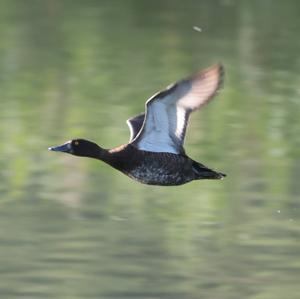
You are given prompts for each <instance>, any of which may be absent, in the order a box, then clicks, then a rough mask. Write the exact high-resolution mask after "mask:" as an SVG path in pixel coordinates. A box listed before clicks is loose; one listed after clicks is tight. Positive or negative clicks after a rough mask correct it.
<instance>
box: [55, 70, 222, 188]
mask: <svg viewBox="0 0 300 299" xmlns="http://www.w3.org/2000/svg"><path fill="white" fill-rule="evenodd" d="M223 74H224V69H223V67H222V65H219V64H218V65H214V66H212V67H210V68H208V69H205V70H203V71H200V72H198V73H196V74H195V75H192V76H190V77H188V78H185V79H183V80H181V81H178V82H177V83H174V84H172V85H170V86H168V87H167V88H166V89H165V90H163V91H160V92H158V93H156V94H154V95H153V96H152V97H151V98H150V99H149V100H148V101H147V102H146V109H145V113H142V114H139V115H137V116H135V117H132V118H130V119H128V120H127V125H128V126H129V129H130V140H129V142H128V143H127V144H124V145H121V146H119V147H116V148H113V149H104V148H102V147H100V146H99V145H97V144H96V143H94V142H91V141H88V140H85V139H73V140H70V141H68V142H66V143H64V144H62V145H60V146H56V147H50V148H49V150H51V151H58V152H65V153H69V154H72V155H75V156H80V157H89V158H95V159H98V160H102V161H104V162H105V163H107V164H109V165H110V166H112V167H114V168H115V169H117V170H119V171H121V172H123V173H124V174H126V175H127V176H129V177H130V178H132V179H134V180H136V181H138V182H140V183H144V184H148V185H160V186H175V185H182V184H185V183H188V182H190V181H193V180H200V179H222V178H224V177H225V176H226V175H225V174H223V173H221V172H217V171H214V170H212V169H210V168H208V167H206V166H205V165H203V164H201V163H199V162H196V161H194V160H193V159H191V158H189V157H188V156H187V155H186V153H185V150H184V147H183V143H184V138H185V133H186V128H187V124H188V120H189V116H190V114H191V112H193V111H194V110H196V109H199V108H201V107H202V106H203V105H204V104H206V103H207V102H209V101H210V100H211V99H212V98H213V97H214V96H215V95H216V93H217V91H218V90H219V88H220V86H221V83H222V79H223Z"/></svg>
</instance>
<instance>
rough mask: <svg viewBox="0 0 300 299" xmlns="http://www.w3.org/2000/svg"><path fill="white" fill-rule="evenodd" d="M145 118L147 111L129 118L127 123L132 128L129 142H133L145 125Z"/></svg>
mask: <svg viewBox="0 0 300 299" xmlns="http://www.w3.org/2000/svg"><path fill="white" fill-rule="evenodd" d="M144 118H145V113H141V114H139V115H136V116H134V117H131V118H129V119H127V121H126V123H127V125H128V127H129V130H130V139H129V142H131V141H132V140H133V139H134V138H135V137H136V135H137V134H138V132H139V131H140V130H141V128H142V126H143V122H144Z"/></svg>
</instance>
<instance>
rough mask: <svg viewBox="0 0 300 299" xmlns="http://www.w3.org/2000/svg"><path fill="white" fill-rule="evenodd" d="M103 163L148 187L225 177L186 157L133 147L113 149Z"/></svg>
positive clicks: (126, 146)
mask: <svg viewBox="0 0 300 299" xmlns="http://www.w3.org/2000/svg"><path fill="white" fill-rule="evenodd" d="M103 161H104V162H106V163H107V164H109V165H110V166H112V167H114V168H116V169H117V170H119V171H121V172H123V173H124V174H126V175H127V176H129V177H131V178H132V179H134V180H136V181H138V182H140V183H143V184H148V185H160V186H176V185H182V184H185V183H188V182H190V181H193V180H199V179H220V178H223V177H224V175H223V174H221V173H218V172H215V171H214V170H211V169H209V168H207V167H206V166H204V165H202V164H201V163H198V162H196V161H194V160H192V159H191V158H189V157H188V156H186V155H184V154H173V153H166V152H150V151H143V150H139V149H137V148H136V147H134V146H133V145H131V144H127V145H125V146H121V147H120V148H117V149H112V150H109V151H108V152H107V154H106V155H105V156H104V158H103Z"/></svg>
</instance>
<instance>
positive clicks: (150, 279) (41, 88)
mask: <svg viewBox="0 0 300 299" xmlns="http://www.w3.org/2000/svg"><path fill="white" fill-rule="evenodd" d="M299 9H300V2H299V3H298V2H296V1H278V0H277V1H276V0H274V1H228V0H226V1H225V0H224V1H218V0H217V1H193V0H188V1H184V2H183V1H146V0H143V1H137V0H136V1H119V0H116V1H84V2H83V1H67V0H65V1H55V0H53V1H34V0H28V1H14V0H13V1H5V0H2V1H0V16H1V26H0V90H1V100H0V122H1V126H0V137H1V143H0V165H1V172H0V191H1V199H0V265H1V266H0V297H1V298H9V299H14V298H30V299H33V298H53V299H54V298H55V299H60V298H62V299H66V298H72V299H73V298H105V299H106V298H130V299H132V298H139V299H154V298H157V299H164V298H172V299H173V298H174V299H175V298H180V299H182V298H188V299H193V298H195V299H196V298H197V299H198V298H212V299H216V298H218V299H219V298H220V299H227V298H228V299H234V298H237V299H241V298H249V299H254V298H255V299H277V298H278V299H282V298H289V299H293V298H298V296H299V295H298V294H299V292H300V286H299V279H300V247H299V246H300V245H299V244H300V243H299V241H300V229H299V221H300V218H299V217H300V209H299V208H300V204H299V193H300V185H299V176H300V163H299V162H300V152H299V146H300V137H299V136H300V126H299V119H300V101H299V97H300V88H299V84H300V77H299V73H300V59H299V53H300V52H299V51H300V40H299V29H300V19H299V17H298V12H299ZM194 26H197V27H199V28H201V29H202V31H201V32H199V31H197V30H195V29H193V27H194ZM216 62H222V63H223V64H224V66H225V69H226V80H225V86H224V89H223V90H222V91H221V93H220V94H219V95H218V97H217V98H216V100H215V101H213V102H211V104H210V105H208V106H206V107H205V108H204V109H203V110H201V111H199V112H197V113H195V114H193V116H192V119H191V123H190V126H189V130H188V135H187V139H186V150H187V153H188V154H189V155H190V156H192V157H193V158H195V159H196V160H198V161H201V162H203V163H204V164H206V165H209V166H211V167H213V168H216V169H218V170H220V171H222V172H225V173H227V175H228V177H227V178H226V179H225V180H223V181H198V182H192V183H189V184H187V185H184V186H181V187H173V188H170V187H153V186H145V185H141V184H138V183H136V182H134V181H132V180H130V179H128V178H127V177H125V176H123V175H122V174H119V173H117V172H116V171H115V170H113V169H111V168H109V167H108V166H106V165H104V164H102V163H100V162H97V161H91V160H88V159H79V158H76V157H72V156H68V155H63V154H57V153H52V152H48V151H47V148H48V147H49V146H52V145H57V144H60V143H62V142H64V141H66V140H68V139H70V138H74V137H85V138H87V139H90V140H94V141H96V142H98V143H99V144H101V145H103V146H104V147H113V146H116V145H119V144H121V143H124V142H126V141H127V140H128V138H129V130H128V128H127V127H126V124H125V120H126V119H127V118H129V117H131V116H133V115H135V114H138V113H140V112H141V111H143V109H144V102H145V100H146V99H147V98H148V97H149V96H151V95H152V94H153V93H154V92H156V91H157V90H160V89H161V88H163V87H164V86H166V85H168V84H169V83H171V82H172V81H174V80H176V79H179V78H181V77H184V76H185V75H188V74H190V73H192V72H195V71H197V70H198V69H200V68H204V67H207V66H210V65H212V64H214V63H216Z"/></svg>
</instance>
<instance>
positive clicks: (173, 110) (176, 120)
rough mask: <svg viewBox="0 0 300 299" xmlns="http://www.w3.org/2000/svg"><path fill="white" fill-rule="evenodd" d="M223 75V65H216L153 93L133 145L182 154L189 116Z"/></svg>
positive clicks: (209, 93) (149, 149) (209, 98)
mask: <svg viewBox="0 0 300 299" xmlns="http://www.w3.org/2000/svg"><path fill="white" fill-rule="evenodd" d="M223 74H224V69H223V67H222V66H221V65H215V66H213V67H211V68H208V69H205V70H203V71H201V72H199V73H197V74H195V75H193V76H191V77H189V78H187V79H184V80H181V81H179V82H177V83H175V84H173V85H170V86H169V87H167V88H166V89H165V90H163V91H161V92H159V93H157V94H155V95H154V96H152V97H151V98H150V99H149V100H148V101H147V102H146V116H145V120H144V122H143V126H142V128H141V130H140V131H139V133H138V135H136V137H135V139H134V140H133V142H132V144H133V145H135V146H137V147H138V148H139V149H142V150H146V151H155V152H171V153H177V154H178V153H184V149H183V142H184V137H185V132H186V127H187V123H188V119H189V115H190V113H191V112H192V111H194V110H196V109H198V108H200V107H201V106H203V105H204V104H206V103H207V102H209V101H210V100H211V99H212V98H213V97H214V95H215V94H216V92H217V91H218V89H219V88H220V86H221V83H222V79H223ZM131 140H132V139H131Z"/></svg>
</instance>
